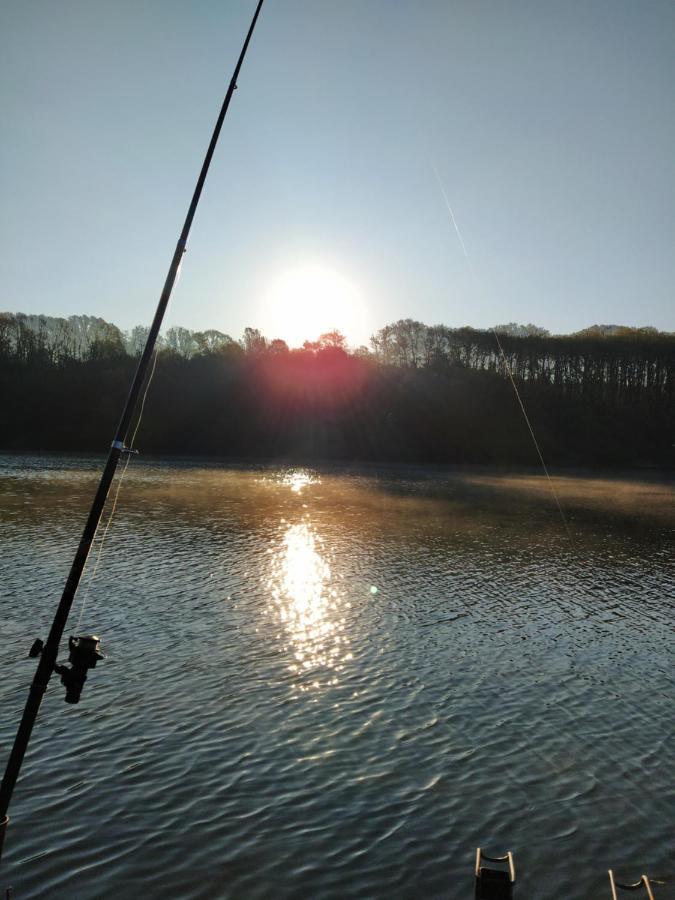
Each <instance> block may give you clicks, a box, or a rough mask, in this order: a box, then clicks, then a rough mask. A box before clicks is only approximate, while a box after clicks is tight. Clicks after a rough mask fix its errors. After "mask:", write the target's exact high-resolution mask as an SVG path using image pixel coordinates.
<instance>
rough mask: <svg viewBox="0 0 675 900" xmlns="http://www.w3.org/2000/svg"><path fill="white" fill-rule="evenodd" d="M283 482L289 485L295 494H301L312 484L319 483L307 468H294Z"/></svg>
mask: <svg viewBox="0 0 675 900" xmlns="http://www.w3.org/2000/svg"><path fill="white" fill-rule="evenodd" d="M282 484H286V485H288V487H290V489H291V490H292V491H293V493H294V494H299V493H300V492H301V491H302V489H303V488H306V487H309V485H310V484H317V479H316V478H314V476H313V475H312V473H311V472H308V471H307V470H306V469H294V470H293V471H292V472H290V473H288V474H286V475H285V476H284V478H283V481H282Z"/></svg>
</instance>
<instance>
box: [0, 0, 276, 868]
mask: <svg viewBox="0 0 675 900" xmlns="http://www.w3.org/2000/svg"><path fill="white" fill-rule="evenodd" d="M262 5H263V0H258V4H257V6H256V8H255V12H254V14H253V19H252V20H251V24H250V27H249V29H248V33H247V35H246V39H245V40H244V44H243V46H242V49H241V53H240V54H239V59H238V60H237V65H236V66H235V68H234V73H233V75H232V78H231V79H230V84H229V87H228V89H227V93H226V94H225V99H224V100H223V105H222V107H221V110H220V113H219V115H218V118H217V120H216V124H215V127H214V129H213V134H212V136H211V142H210V143H209V146H208V149H207V151H206V156H205V157H204V162H203V163H202V168H201V171H200V173H199V178H198V179H197V185H196V187H195V190H194V194H193V195H192V200H191V202H190V206H189V207H188V211H187V215H186V217H185V222H184V224H183V228H182V230H181V233H180V237H179V238H178V243H177V244H176V249H175V250H174V254H173V258H172V260H171V265H170V266H169V272H168V274H167V276H166V281H165V282H164V287H163V289H162V293H161V295H160V298H159V303H158V304H157V311H156V312H155V317H154V319H153V320H152V325H151V326H150V331H149V333H148V338H147V341H146V343H145V348H144V350H143V353H142V355H141V358H140V360H139V362H138V367H137V369H136V373H135V375H134V378H133V381H132V382H131V387H130V389H129V395H128V397H127V400H126V403H125V404H124V409H123V410H122V416H121V418H120V421H119V425H118V426H117V430H116V432H115V437H114V439H113V442H112V444H111V446H110V450H109V452H108V459H107V461H106V464H105V468H104V469H103V473H102V475H101V480H100V482H99V485H98V489H97V491H96V494H95V496H94V500H93V502H92V505H91V509H90V511H89V515H88V517H87V521H86V524H85V526H84V531H83V533H82V537H81V539H80V543H79V546H78V548H77V552H76V553H75V559H74V560H73V564H72V566H71V568H70V572H69V574H68V578H67V579H66V584H65V587H64V589H63V594H62V595H61V600H60V601H59V605H58V607H57V610H56V614H55V616H54V621H53V622H52V626H51V628H50V630H49V635H48V637H47V641H46V643H44V644H43V642H42V641H41V640H36V641H35V643H34V644H33V646H32V647H31V649H30V652H29V656H31V657H33V658H37V657H39V660H40V661H39V662H38V666H37V670H36V672H35V676H34V678H33V681H32V684H31V686H30V690H29V693H28V700H27V701H26V705H25V707H24V711H23V715H22V717H21V722H20V723H19V728H18V730H17V733H16V737H15V738H14V745H13V746H12V750H11V753H10V755H9V760H8V762H7V768H6V769H5V774H4V777H3V779H2V785H1V786H0V857H1V855H2V846H3V843H4V837H5V834H6V832H7V825H8V824H9V816H8V814H7V811H8V809H9V805H10V802H11V799H12V794H13V792H14V787H15V785H16V782H17V779H18V777H19V772H20V771H21V764H22V762H23V758H24V756H25V753H26V749H27V748H28V742H29V741H30V736H31V732H32V731H33V725H34V724H35V720H36V718H37V714H38V711H39V709H40V704H41V702H42V698H43V696H44V694H45V691H46V690H47V685H48V683H49V679H50V678H51V677H52V674H53V673H54V672H56V673H57V674H59V675H60V676H61V681H62V683H63V684H64V686H65V688H66V698H65V699H66V702H67V703H78V702H79V699H80V693H81V691H82V688H83V686H84V682H85V681H86V679H87V672H88V671H89V669H92V668H94V666H95V665H96V663H97V662H98V661H99V660H100V659H103V654H102V653H101V649H100V642H99V638H98V636H97V635H81V636H78V637H71V638H70V639H69V641H68V649H69V654H70V655H69V659H68V661H69V663H70V666H67V665H58V664H57V661H56V658H57V656H58V652H59V644H60V643H61V638H62V636H63V631H64V629H65V626H66V622H67V620H68V614H69V613H70V608H71V606H72V604H73V599H74V598H75V594H76V592H77V588H78V585H79V583H80V578H81V577H82V572H83V571H84V567H85V565H86V562H87V557H88V556H89V551H90V550H91V545H92V543H93V540H94V537H95V535H96V530H97V528H98V525H99V522H100V520H101V515H102V514H103V508H104V506H105V502H106V499H107V497H108V492H109V491H110V485H111V484H112V481H113V478H114V477H115V472H116V470H117V464H118V463H119V461H120V458H121V456H122V455H123V454H129V453H131V452H132V450H131V448H130V447H127V446H126V443H125V441H126V439H127V435H128V433H129V429H130V425H131V420H132V417H133V414H134V411H135V409H136V405H137V402H138V398H139V395H140V392H141V389H142V387H143V384H144V382H145V380H146V377H147V375H148V372H149V368H150V362H151V359H152V354H153V352H154V349H155V344H156V343H157V336H158V334H159V329H160V328H161V325H162V320H163V319H164V313H165V312H166V308H167V306H168V304H169V300H170V299H171V292H172V291H173V288H174V285H175V283H176V279H177V278H178V273H179V271H180V266H181V262H182V259H183V254H184V253H185V252H186V250H187V242H188V237H189V235H190V229H191V227H192V221H193V219H194V217H195V213H196V211H197V205H198V204H199V198H200V197H201V193H202V189H203V187H204V182H205V181H206V176H207V174H208V171H209V166H210V165H211V159H212V158H213V153H214V151H215V149H216V144H217V143H218V137H219V136H220V130H221V128H222V127H223V121H224V120H225V115H226V113H227V110H228V107H229V105H230V100H231V99H232V95H233V94H234V92H235V90H236V89H237V78H238V77H239V71H240V69H241V67H242V64H243V62H244V57H245V56H246V51H247V50H248V45H249V43H250V41H251V37H252V36H253V31H254V29H255V26H256V22H257V21H258V16H259V15H260V10H261V8H262Z"/></svg>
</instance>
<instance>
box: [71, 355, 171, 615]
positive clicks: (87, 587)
mask: <svg viewBox="0 0 675 900" xmlns="http://www.w3.org/2000/svg"><path fill="white" fill-rule="evenodd" d="M158 355H159V348H157V349H156V350H155V358H154V360H153V363H152V369H151V370H150V375H149V376H148V380H147V382H146V385H145V390H144V391H143V398H142V399H141V406H140V410H139V413H138V419H137V420H136V427H135V428H134V431H133V434H132V435H131V441H130V442H129V450H133V446H134V441H135V440H136V435H137V434H138V429H139V428H140V427H141V419H142V418H143V410H144V409H145V400H146V398H147V396H148V391H149V390H150V385H151V384H152V379H153V377H154V374H155V369H156V368H157V356H158ZM132 455H133V454H132V453H127V459H126V462H125V463H124V468H123V469H122V472H121V473H120V477H119V478H118V480H117V488H116V490H115V495H114V497H113V501H112V504H111V507H110V514H109V516H108V519H107V521H106V524H105V528H104V529H103V533H102V534H101V540H100V541H99V544H98V549H97V551H96V559H95V561H94V567H93V569H92V571H91V574H90V576H89V578H88V579H87V584H86V585H85V589H84V595H83V597H82V605H81V606H80V614H79V616H78V619H77V625H76V630H79V628H80V624H81V623H82V616H83V615H84V609H85V606H86V604H87V599H88V597H89V592H90V591H91V587H92V584H93V583H94V579H95V578H96V572H97V571H98V566H99V563H100V562H101V556H102V554H103V545H104V543H105V539H106V536H107V534H108V529H109V528H110V526H111V524H112V520H113V517H114V515H115V510H116V509H117V500H118V498H119V495H120V490H121V489H122V483H123V481H124V476H125V475H126V474H127V469H128V468H129V463H130V462H131V457H132Z"/></svg>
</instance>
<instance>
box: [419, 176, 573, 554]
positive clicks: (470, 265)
mask: <svg viewBox="0 0 675 900" xmlns="http://www.w3.org/2000/svg"><path fill="white" fill-rule="evenodd" d="M431 165H432V168H433V170H434V174H435V176H436V181H437V182H438V187H439V188H440V191H441V196H442V197H443V200H444V202H445V206H446V209H447V211H448V215H449V217H450V221H451V222H452V226H453V228H454V229H455V234H456V235H457V238H458V240H459V244H460V247H461V248H462V253H463V254H464V259H465V260H466V264H467V266H468V268H469V271H470V272H471V275H472V277H473V280H474V282H475V284H476V288H477V289H478V293H479V294H480V295H482V296H483V297H484V296H485V291H484V289H483V285H482V283H481V280H480V279H479V277H478V274H477V272H476V270H475V268H474V265H473V262H472V261H471V257H470V256H469V253H468V250H467V249H466V244H465V243H464V238H463V237H462V232H461V231H460V230H459V225H458V224H457V219H456V218H455V214H454V212H453V210H452V206H451V204H450V200H449V199H448V195H447V193H446V191H445V186H444V185H443V181H442V180H441V176H440V174H439V171H438V169H437V168H436V166H435V165H434V163H432V164H431ZM490 331H491V332H492V334H493V335H494V338H495V341H496V342H497V347H498V349H499V356H500V357H501V360H502V362H503V363H504V368H505V370H506V374H507V375H508V376H509V381H510V382H511V386H512V387H513V391H514V393H515V395H516V400H517V401H518V405H519V406H520V409H521V412H522V414H523V418H524V419H525V424H526V425H527V429H528V431H529V432H530V436H531V438H532V443H533V444H534V447H535V450H536V451H537V456H538V457H539V461H540V463H541V467H542V469H543V470H544V475H545V476H546V480H547V482H548V486H549V489H550V491H551V495H552V496H553V499H554V500H555V505H556V506H557V507H558V512H559V513H560V518H561V520H562V523H563V526H564V528H565V531H566V533H567V537H568V538H570V540H571V538H572V535H571V533H570V528H569V525H568V524H567V519H566V517H565V513H564V512H563V508H562V505H561V503H560V498H559V497H558V492H557V491H556V489H555V486H554V484H553V479H552V478H551V475H550V473H549V470H548V466H547V465H546V462H545V461H544V454H543V453H542V452H541V447H540V446H539V441H538V440H537V436H536V435H535V433H534V428H533V427H532V423H531V421H530V417H529V416H528V414H527V410H526V409H525V404H524V403H523V398H522V397H521V395H520V391H519V390H518V385H517V384H516V380H515V378H514V377H513V370H512V369H511V366H510V365H509V361H508V359H507V357H506V354H505V353H504V348H503V347H502V342H501V341H500V340H499V334H498V333H497V329H496V328H495V327H494V325H491V326H490Z"/></svg>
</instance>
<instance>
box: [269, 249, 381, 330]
mask: <svg viewBox="0 0 675 900" xmlns="http://www.w3.org/2000/svg"><path fill="white" fill-rule="evenodd" d="M262 312H263V321H262V331H263V332H264V333H265V334H266V335H267V337H269V338H282V339H283V340H285V341H286V343H287V344H288V345H289V346H290V347H301V346H302V344H303V342H304V341H306V340H309V341H314V340H316V339H317V338H318V337H319V335H320V334H323V333H325V332H327V331H332V330H333V329H336V328H337V330H338V331H341V332H342V333H343V334H344V335H345V337H346V338H347V342H348V343H349V344H358V343H363V342H364V341H365V340H366V335H367V333H368V326H367V321H366V312H365V308H364V304H363V299H362V296H361V292H360V290H359V289H358V287H357V286H356V285H354V284H353V283H352V282H351V281H349V280H348V279H347V278H345V277H343V276H342V275H341V274H340V273H339V272H336V271H335V270H334V269H331V268H328V267H325V266H319V265H306V266H298V267H296V268H293V269H288V270H287V271H286V272H283V273H282V274H281V275H279V276H278V277H277V278H275V279H274V281H273V282H272V283H271V284H270V286H269V288H268V290H267V292H266V294H265V297H264V300H263V310H262Z"/></svg>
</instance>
